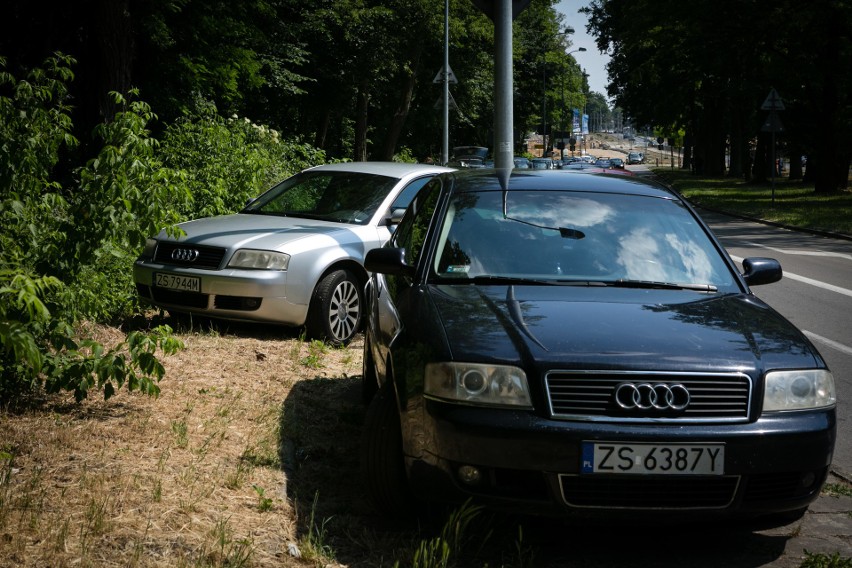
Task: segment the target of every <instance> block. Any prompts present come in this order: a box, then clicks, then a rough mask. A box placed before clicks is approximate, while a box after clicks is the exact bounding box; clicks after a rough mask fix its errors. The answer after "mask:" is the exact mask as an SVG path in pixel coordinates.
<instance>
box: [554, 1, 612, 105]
mask: <svg viewBox="0 0 852 568" xmlns="http://www.w3.org/2000/svg"><path fill="white" fill-rule="evenodd" d="M586 5H588V2H586V1H585V0H561V1H560V2H559V3H558V4H557V5H556V10H557V11H558V12H561V13H562V14H565V23H566V24H567V25H569V26H571V27H572V28H574V33H573V34H572V35H571V42H572V44H573V45H572V46H571V49H570V50H569V51H573V50H575V49H577V48H578V47H585V48H586V51H580V52H576V53H572V54H571V55H572V56H573V57H574V58H575V59H576V60H577V63H579V64H580V67H582V68H583V69H584V70H585V71H586V73H588V74H589V89H591V90H592V91H593V92H596V93H601V94H602V95H603V96H604V97H607V94H606V85H607V83H608V82H609V81H608V80H607V75H606V64H607V62H609V56H608V55H606V54H605V53H601V52H599V51H598V49H597V46H596V45H595V40H594V38H593V37H592V36H590V35H589V34H587V33H586V24H587V23H588V21H587V19H586V16H585V15H584V14H578V13H577V10H579V9H580V8H583V7H584V6H586ZM607 98H609V97H607Z"/></svg>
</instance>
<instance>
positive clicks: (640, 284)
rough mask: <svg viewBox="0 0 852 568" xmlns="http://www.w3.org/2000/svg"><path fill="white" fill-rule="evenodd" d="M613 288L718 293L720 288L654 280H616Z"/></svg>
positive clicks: (710, 285)
mask: <svg viewBox="0 0 852 568" xmlns="http://www.w3.org/2000/svg"><path fill="white" fill-rule="evenodd" d="M611 284H612V286H615V287H617V288H646V289H659V290H695V291H697V292H716V291H718V288H716V286H714V285H712V284H688V283H681V284H678V283H675V282H654V281H652V280H624V279H620V280H615V281H613V282H612V283H611Z"/></svg>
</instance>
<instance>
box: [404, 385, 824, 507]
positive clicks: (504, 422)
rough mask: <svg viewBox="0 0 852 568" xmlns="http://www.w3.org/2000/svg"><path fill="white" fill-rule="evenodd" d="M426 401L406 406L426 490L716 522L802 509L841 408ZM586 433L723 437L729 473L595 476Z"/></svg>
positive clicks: (603, 437)
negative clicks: (666, 418)
mask: <svg viewBox="0 0 852 568" xmlns="http://www.w3.org/2000/svg"><path fill="white" fill-rule="evenodd" d="M416 406H417V408H414V409H413V410H410V411H408V412H406V413H404V414H403V439H404V440H406V442H407V443H406V444H405V453H406V466H407V469H408V473H409V479H410V482H411V484H412V487H413V489H414V492H415V494H419V495H423V496H424V497H425V498H427V499H429V500H437V501H444V502H453V503H454V502H462V501H464V500H465V499H467V498H474V499H475V500H477V501H479V502H482V503H484V504H486V505H489V506H491V507H494V508H498V509H505V510H509V511H513V512H516V513H530V514H549V515H559V516H568V517H571V516H578V517H580V516H581V517H583V518H584V519H593V518H602V519H603V518H613V517H615V518H628V519H629V518H643V519H647V518H648V517H649V516H651V517H653V516H655V515H658V516H659V517H660V518H665V519H668V520H672V519H681V518H683V519H690V518H694V519H695V520H707V519H709V518H713V517H714V516H715V517H719V518H724V517H753V516H759V515H767V514H773V513H784V512H788V511H796V510H801V509H803V508H805V507H807V506H808V504H810V503H811V502H812V501H813V500H814V499H816V497H817V496H818V495H819V491H820V488H821V487H822V484H823V482H824V481H825V478H826V476H827V474H828V468H829V466H830V464H831V458H832V453H833V449H834V441H835V432H836V416H835V410H834V409H833V408H832V409H826V410H820V411H809V412H796V413H786V414H783V415H776V416H772V417H768V418H762V419H760V420H758V421H757V422H754V423H748V424H709V423H708V424H689V425H683V426H680V425H676V424H650V423H648V424H630V425H624V424H617V423H598V422H595V423H591V422H579V421H556V420H549V419H545V418H541V417H539V416H536V415H534V414H532V413H529V412H517V411H512V410H497V409H487V408H473V407H464V406H459V405H453V404H446V403H441V402H436V401H428V400H427V401H424V404H422V405H416ZM409 408H412V407H409ZM583 441H600V442H615V441H617V442H623V443H639V442H644V443H697V444H700V443H721V444H724V445H725V464H724V474H723V475H712V476H711V475H706V476H702V475H618V474H600V473H594V474H584V473H581V460H582V450H581V445H582V442H583ZM462 466H472V467H474V468H476V469H477V470H478V471H479V473H480V481H479V482H478V483H475V484H470V483H467V482H465V481H463V480H462V476H461V475H460V473H459V471H460V468H462Z"/></svg>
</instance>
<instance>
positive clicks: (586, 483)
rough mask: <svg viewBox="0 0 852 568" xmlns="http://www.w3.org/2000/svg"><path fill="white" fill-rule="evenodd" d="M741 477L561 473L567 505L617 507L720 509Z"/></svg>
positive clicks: (733, 492)
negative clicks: (618, 475) (623, 475)
mask: <svg viewBox="0 0 852 568" xmlns="http://www.w3.org/2000/svg"><path fill="white" fill-rule="evenodd" d="M739 481H740V478H739V477H737V476H714V477H699V476H694V477H693V476H670V477H645V476H642V477H634V476H625V477H613V476H597V475H560V476H559V485H560V487H561V488H562V498H563V499H564V500H565V503H567V504H568V505H571V506H573V507H589V508H594V507H597V508H617V509H721V508H724V507H727V506H729V505H730V504H731V502H732V501H733V500H734V495H736V492H737V485H738V484H739Z"/></svg>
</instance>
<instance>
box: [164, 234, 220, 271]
mask: <svg viewBox="0 0 852 568" xmlns="http://www.w3.org/2000/svg"><path fill="white" fill-rule="evenodd" d="M176 249H187V250H194V251H198V256H197V257H196V258H195V259H194V260H191V261H190V260H175V259H174V258H172V253H173V252H174V251H175V250H176ZM224 256H225V249H223V248H219V247H208V246H203V245H194V244H191V243H173V242H168V241H161V242H160V243H159V244H158V245H157V252H156V254H154V262H160V263H162V264H171V265H173V266H191V267H192V268H202V269H205V270H216V269H218V268H219V265H221V264H222V258H224Z"/></svg>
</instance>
